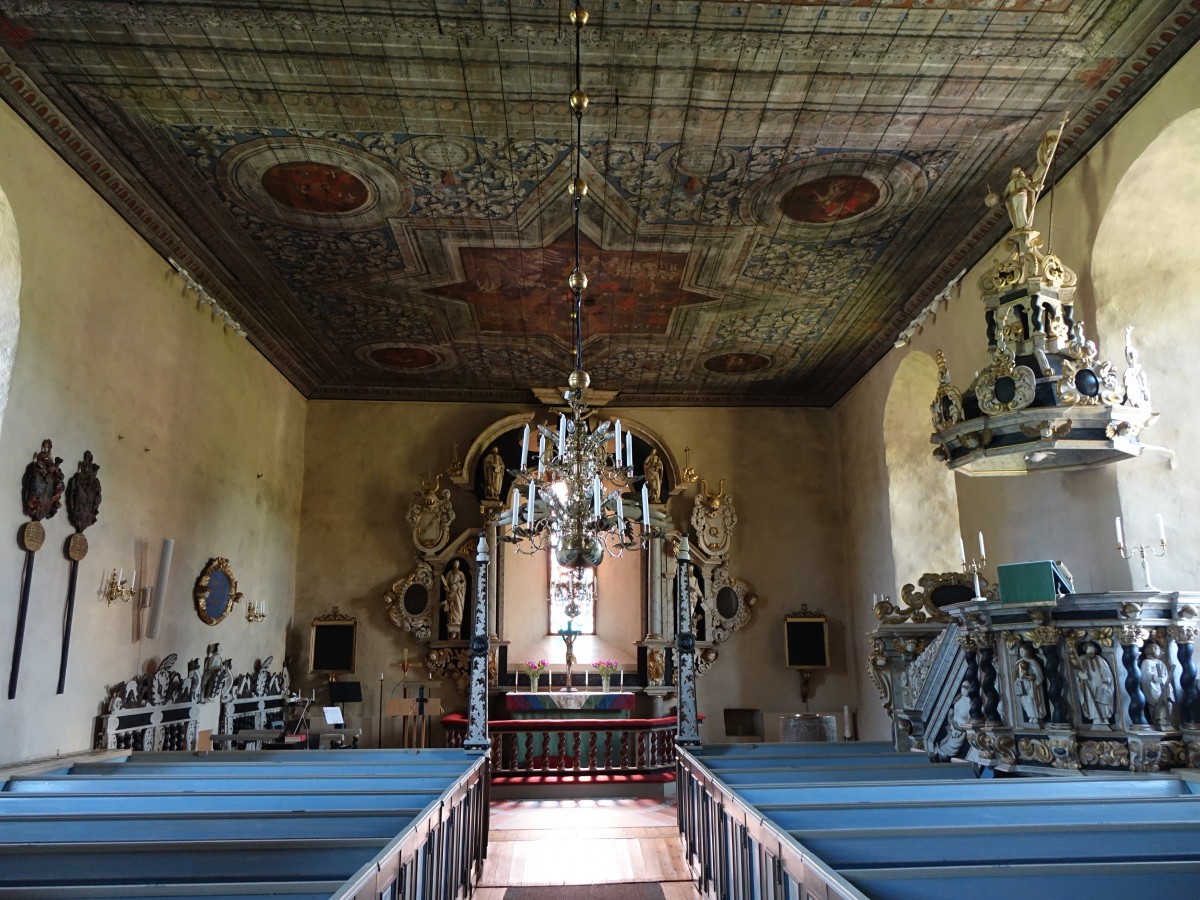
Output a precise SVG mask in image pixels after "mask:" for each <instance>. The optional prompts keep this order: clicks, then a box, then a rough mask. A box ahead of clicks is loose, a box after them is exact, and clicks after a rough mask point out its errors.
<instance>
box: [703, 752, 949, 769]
mask: <svg viewBox="0 0 1200 900" xmlns="http://www.w3.org/2000/svg"><path fill="white" fill-rule="evenodd" d="M704 763H705V765H707V766H708V768H709V769H711V770H712V771H714V772H718V773H719V772H748V771H752V770H755V769H761V770H762V771H765V772H769V771H778V772H786V771H788V770H789V769H796V768H805V769H823V768H824V769H848V768H871V769H893V768H895V769H904V768H910V769H911V768H917V767H923V768H926V769H928V768H930V762H929V760H928V759H926V758H924V757H921V756H916V755H912V754H906V755H903V756H902V755H900V754H897V753H893V754H891V755H890V756H861V755H860V756H812V757H800V756H754V757H750V758H747V759H737V758H732V757H718V758H716V759H706V760H705V761H704ZM945 765H947V766H959V767H963V766H965V764H964V763H945Z"/></svg>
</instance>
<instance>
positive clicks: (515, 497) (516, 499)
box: [512, 486, 521, 528]
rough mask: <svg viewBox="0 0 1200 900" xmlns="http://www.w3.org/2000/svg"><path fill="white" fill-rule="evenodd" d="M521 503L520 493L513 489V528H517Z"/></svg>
mask: <svg viewBox="0 0 1200 900" xmlns="http://www.w3.org/2000/svg"><path fill="white" fill-rule="evenodd" d="M520 502H521V498H520V492H519V491H518V490H517V489H516V487H515V486H514V487H513V506H512V527H513V528H516V527H517V504H518V503H520Z"/></svg>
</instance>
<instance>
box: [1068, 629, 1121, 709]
mask: <svg viewBox="0 0 1200 900" xmlns="http://www.w3.org/2000/svg"><path fill="white" fill-rule="evenodd" d="M1098 651H1099V648H1098V647H1097V646H1096V644H1095V642H1094V641H1088V642H1087V643H1086V644H1084V646H1083V656H1076V657H1075V660H1074V662H1075V665H1076V670H1075V679H1076V681H1077V682H1078V683H1079V700H1080V710H1079V711H1080V713H1081V714H1082V715H1083V717H1084V718H1085V719H1089V720H1091V722H1092V724H1093V725H1107V724H1109V723H1110V722H1111V721H1112V716H1113V702H1114V700H1115V694H1116V681H1115V679H1114V678H1113V673H1112V669H1111V668H1110V667H1109V665H1108V661H1107V660H1106V659H1105V658H1104V655H1103V654H1102V653H1100V652H1098Z"/></svg>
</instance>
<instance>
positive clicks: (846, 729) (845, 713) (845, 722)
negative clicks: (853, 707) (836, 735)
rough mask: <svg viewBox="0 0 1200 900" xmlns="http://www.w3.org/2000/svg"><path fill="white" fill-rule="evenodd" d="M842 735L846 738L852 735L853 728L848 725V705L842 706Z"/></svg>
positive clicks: (848, 738)
mask: <svg viewBox="0 0 1200 900" xmlns="http://www.w3.org/2000/svg"><path fill="white" fill-rule="evenodd" d="M842 737H844V738H845V739H846V740H850V738H852V737H854V729H853V728H851V727H850V707H849V706H843V707H842Z"/></svg>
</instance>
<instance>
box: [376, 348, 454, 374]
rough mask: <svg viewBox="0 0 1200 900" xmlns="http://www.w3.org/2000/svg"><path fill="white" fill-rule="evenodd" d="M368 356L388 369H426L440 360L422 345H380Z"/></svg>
mask: <svg viewBox="0 0 1200 900" xmlns="http://www.w3.org/2000/svg"><path fill="white" fill-rule="evenodd" d="M368 356H369V357H370V359H371V362H373V363H375V364H377V365H380V366H384V367H386V368H389V369H428V368H429V367H430V366H436V365H437V364H438V363H439V362H441V360H440V359H438V356H437V354H436V353H433V352H431V351H429V350H426V349H425V348H424V347H380V348H379V349H378V350H372V351H371V352H370V353H369V354H368Z"/></svg>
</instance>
